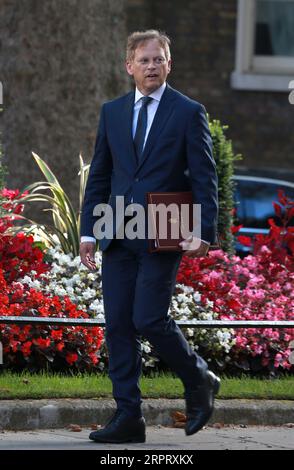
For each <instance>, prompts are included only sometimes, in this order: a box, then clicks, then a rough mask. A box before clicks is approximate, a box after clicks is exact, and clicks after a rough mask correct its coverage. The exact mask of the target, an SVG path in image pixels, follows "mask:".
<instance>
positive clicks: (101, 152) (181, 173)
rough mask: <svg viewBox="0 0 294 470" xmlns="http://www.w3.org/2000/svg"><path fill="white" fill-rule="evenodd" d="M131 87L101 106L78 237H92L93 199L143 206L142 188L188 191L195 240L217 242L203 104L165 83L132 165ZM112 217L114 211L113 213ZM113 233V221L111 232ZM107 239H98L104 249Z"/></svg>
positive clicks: (215, 186) (212, 169) (215, 194)
mask: <svg viewBox="0 0 294 470" xmlns="http://www.w3.org/2000/svg"><path fill="white" fill-rule="evenodd" d="M134 98H135V93H134V91H132V92H130V93H128V94H127V95H124V96H122V97H120V98H117V99H115V100H113V101H110V102H107V103H105V104H104V105H103V107H102V110H101V115H100V122H99V128H98V133H97V138H96V144H95V152H94V156H93V159H92V163H91V167H90V171H89V176H88V181H87V185H86V190H85V196H84V202H83V207H82V214H81V228H80V232H81V236H82V235H87V236H94V235H93V227H94V224H95V222H96V220H98V217H97V216H94V215H93V209H94V207H95V206H96V205H97V204H99V203H109V204H111V205H112V207H113V209H114V210H115V196H124V197H125V199H126V201H128V203H130V201H131V198H133V202H134V203H139V204H142V205H143V206H144V207H145V208H146V192H148V191H158V192H163V191H191V190H192V192H193V199H194V203H197V204H201V238H202V239H203V240H207V241H209V242H211V243H216V242H217V219H218V179H217V173H216V164H215V161H214V158H213V152H212V139H211V135H210V131H209V127H208V122H207V118H206V111H205V108H204V106H203V105H201V104H200V103H198V102H197V101H194V100H192V99H190V98H188V97H187V96H185V95H183V94H182V93H180V92H178V91H177V90H175V89H173V88H172V87H170V86H169V85H168V84H167V86H166V88H165V90H164V93H163V95H162V97H161V100H160V103H159V105H158V108H157V111H156V114H155V116H154V120H153V123H152V126H151V128H150V131H149V134H148V137H147V140H146V143H145V147H144V151H143V155H142V157H141V159H140V163H139V164H137V159H136V154H135V149H134V145H133V138H132V122H133V108H134ZM114 219H115V215H114ZM115 231H116V228H115V224H114V233H115ZM111 240H112V238H108V239H107V238H104V239H102V240H100V241H99V249H101V250H102V251H104V250H106V249H107V248H108V246H109V244H110V243H111Z"/></svg>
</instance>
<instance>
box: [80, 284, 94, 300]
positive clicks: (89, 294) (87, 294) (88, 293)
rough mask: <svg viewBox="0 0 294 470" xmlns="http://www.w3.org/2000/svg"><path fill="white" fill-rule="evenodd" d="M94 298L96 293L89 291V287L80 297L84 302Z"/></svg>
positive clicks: (92, 290)
mask: <svg viewBox="0 0 294 470" xmlns="http://www.w3.org/2000/svg"><path fill="white" fill-rule="evenodd" d="M95 296H96V291H95V290H94V289H90V288H89V287H88V289H86V290H85V291H84V292H83V294H82V297H83V299H85V300H88V299H91V298H92V297H95Z"/></svg>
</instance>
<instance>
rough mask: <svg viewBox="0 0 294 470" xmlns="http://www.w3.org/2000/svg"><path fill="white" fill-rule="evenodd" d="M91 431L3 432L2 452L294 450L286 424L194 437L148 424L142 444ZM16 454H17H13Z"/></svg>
mask: <svg viewBox="0 0 294 470" xmlns="http://www.w3.org/2000/svg"><path fill="white" fill-rule="evenodd" d="M90 432H91V430H90V429H89V428H83V429H82V430H81V431H80V432H72V431H69V430H68V429H54V430H39V431H19V432H13V431H5V432H4V431H2V432H0V453H1V451H4V450H9V451H16V450H18V451H21V450H26V451H27V450H43V451H47V450H48V451H49V450H50V451H52V450H57V451H59V450H62V451H71V450H74V451H77V450H83V451H85V450H89V451H90V450H94V451H96V452H97V451H98V452H97V453H99V451H100V452H101V451H105V450H108V451H110V455H115V452H114V451H115V450H124V451H125V450H126V449H127V450H130V451H138V450H141V451H142V450H143V451H147V450H148V451H149V454H150V453H152V452H153V453H157V454H158V451H173V452H172V453H173V454H175V455H176V454H177V453H180V452H182V451H185V450H193V451H198V450H294V428H291V427H287V426H276V427H265V426H248V427H244V425H242V427H241V426H233V425H228V426H226V427H222V428H221V429H217V428H214V427H206V428H204V429H202V430H201V431H200V432H198V433H197V434H194V435H193V436H186V435H185V434H184V430H183V429H178V428H171V427H163V426H160V425H159V426H148V427H147V433H146V434H147V436H146V442H145V443H143V444H98V443H95V442H92V441H90V440H89V438H88V436H89V433H90ZM10 455H11V454H10ZM12 455H13V454H12ZM73 455H76V454H73ZM91 455H92V454H91ZM196 455H197V454H196ZM14 456H17V454H15V453H14ZM1 458H2V453H1ZM74 458H76V457H74ZM96 463H98V461H96ZM18 468H19V467H18Z"/></svg>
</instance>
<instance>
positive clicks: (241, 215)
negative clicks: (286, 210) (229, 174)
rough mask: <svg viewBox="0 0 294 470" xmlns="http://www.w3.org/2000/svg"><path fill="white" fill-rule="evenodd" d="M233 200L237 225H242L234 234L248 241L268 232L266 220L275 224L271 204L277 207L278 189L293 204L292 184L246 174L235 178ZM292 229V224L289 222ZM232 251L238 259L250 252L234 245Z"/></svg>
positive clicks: (293, 185) (249, 249)
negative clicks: (234, 250) (234, 251)
mask: <svg viewBox="0 0 294 470" xmlns="http://www.w3.org/2000/svg"><path fill="white" fill-rule="evenodd" d="M233 180H234V181H235V182H236V187H235V192H234V200H235V207H236V217H237V222H238V225H240V224H242V225H243V228H241V229H240V230H239V232H238V234H237V235H238V236H239V235H244V236H247V237H250V238H252V237H253V236H254V235H256V234H258V233H262V234H266V233H268V231H269V225H268V222H267V220H268V219H269V218H273V219H274V220H275V222H276V223H277V224H278V219H277V217H276V215H275V210H274V207H273V202H277V203H278V190H279V189H282V190H284V192H285V195H286V196H287V197H288V198H290V199H291V200H294V182H292V181H287V180H285V179H276V178H270V177H263V176H256V175H250V174H246V175H244V174H236V175H234V176H233ZM290 225H294V221H293V220H292V221H291V222H290ZM236 251H237V254H239V255H240V256H242V255H245V254H246V253H250V252H251V247H247V246H244V245H241V244H240V243H239V242H236Z"/></svg>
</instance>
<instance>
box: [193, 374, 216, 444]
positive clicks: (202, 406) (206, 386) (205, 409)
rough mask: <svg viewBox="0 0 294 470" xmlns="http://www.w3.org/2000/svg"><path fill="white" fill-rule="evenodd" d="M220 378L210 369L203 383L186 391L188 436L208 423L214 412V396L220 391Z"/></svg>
mask: <svg viewBox="0 0 294 470" xmlns="http://www.w3.org/2000/svg"><path fill="white" fill-rule="evenodd" d="M219 389H220V378H219V377H217V376H216V375H215V374H214V373H213V372H211V371H210V370H208V371H207V373H206V378H205V381H204V383H203V384H201V385H199V386H198V387H197V388H196V389H194V390H186V391H185V400H186V416H187V422H186V426H185V433H186V435H187V436H191V434H195V433H196V432H198V431H200V429H201V428H203V426H204V425H205V424H206V423H207V421H208V420H209V418H210V417H211V415H212V412H213V402H214V396H215V395H216V394H217V393H218V392H219Z"/></svg>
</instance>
